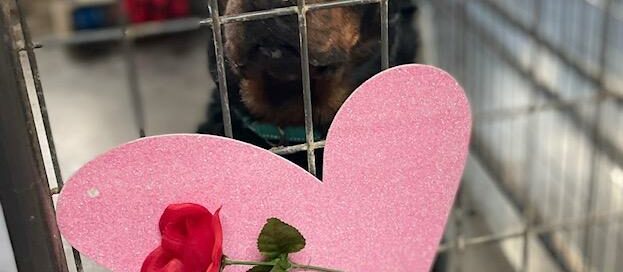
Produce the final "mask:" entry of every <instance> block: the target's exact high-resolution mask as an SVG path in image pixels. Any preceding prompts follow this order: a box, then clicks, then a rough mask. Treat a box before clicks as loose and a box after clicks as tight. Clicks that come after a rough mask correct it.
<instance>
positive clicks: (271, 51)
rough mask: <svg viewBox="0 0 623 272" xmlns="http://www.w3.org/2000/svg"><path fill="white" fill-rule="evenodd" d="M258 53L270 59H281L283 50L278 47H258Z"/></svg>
mask: <svg viewBox="0 0 623 272" xmlns="http://www.w3.org/2000/svg"><path fill="white" fill-rule="evenodd" d="M259 50H260V53H261V54H262V55H264V56H266V57H269V58H271V59H281V58H282V57H283V50H282V49H281V48H278V47H266V46H260V48H259Z"/></svg>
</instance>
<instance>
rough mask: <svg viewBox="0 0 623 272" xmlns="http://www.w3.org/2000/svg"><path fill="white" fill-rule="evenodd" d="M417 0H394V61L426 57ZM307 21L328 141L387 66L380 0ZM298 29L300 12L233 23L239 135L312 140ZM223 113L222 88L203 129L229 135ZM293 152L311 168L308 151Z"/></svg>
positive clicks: (232, 90)
mask: <svg viewBox="0 0 623 272" xmlns="http://www.w3.org/2000/svg"><path fill="white" fill-rule="evenodd" d="M329 1H331V0H308V1H307V3H321V2H329ZM413 1H415V0H389V48H390V65H391V66H395V65H400V64H405V63H412V62H416V61H417V59H418V51H419V49H420V40H419V38H420V35H419V31H418V28H417V24H416V22H415V17H416V15H417V5H416V4H415V3H414V2H413ZM293 5H296V0H219V7H220V9H221V10H220V14H225V15H234V14H240V13H244V12H251V11H259V10H268V9H272V8H279V7H286V6H293ZM307 23H308V28H307V30H308V45H309V63H310V67H309V68H310V79H311V95H312V108H313V110H312V112H313V121H314V127H315V130H316V131H315V135H316V140H320V139H322V138H323V137H324V135H325V134H326V131H327V129H328V127H329V125H330V124H331V121H332V120H333V117H334V115H335V114H336V112H337V110H338V109H339V107H340V106H341V105H342V103H343V102H344V101H345V99H346V98H347V97H348V96H349V95H350V93H351V92H352V91H354V90H355V88H357V86H359V85H360V84H361V83H363V82H364V81H365V80H367V79H368V78H370V77H371V76H373V75H374V74H376V73H378V72H379V71H380V70H381V42H380V41H381V36H380V30H381V24H380V13H379V5H378V4H366V5H361V6H350V7H341V8H332V9H325V10H315V11H312V12H309V13H308V17H307ZM298 33H299V31H298V21H297V17H296V16H282V17H278V18H273V19H267V20H260V21H252V22H245V23H234V24H227V25H225V27H224V40H225V41H224V43H225V56H226V59H225V60H226V75H227V81H228V82H227V83H228V87H229V88H228V89H229V90H228V91H229V92H228V94H229V99H230V107H231V113H232V125H233V134H234V138H236V139H238V140H241V141H244V142H247V143H251V144H254V145H257V146H260V147H263V148H267V149H268V148H272V147H275V146H283V145H292V144H300V143H304V142H305V133H304V132H305V129H304V107H303V91H302V88H303V87H302V86H303V85H302V80H301V60H300V47H299V36H298V35H299V34H298ZM209 36H210V40H209V41H208V44H209V46H208V47H209V48H208V57H209V68H210V73H211V76H212V78H213V79H214V80H215V81H218V76H217V69H216V64H215V60H216V58H215V51H214V43H213V40H212V36H211V35H209ZM216 83H218V82H216ZM217 85H218V84H217ZM370 110H374V109H370ZM222 118H223V115H222V112H221V105H220V98H219V92H218V90H214V92H213V97H212V100H211V102H210V104H209V105H208V111H207V121H206V122H204V123H203V124H202V125H201V126H200V127H199V130H198V132H199V133H207V134H215V135H223V134H224V127H223V119H222ZM285 157H286V158H287V159H289V160H291V161H292V162H294V163H296V164H298V165H299V166H301V167H303V168H305V167H307V158H306V154H305V152H300V153H296V154H292V155H287V156H285ZM316 158H317V165H318V174H319V176H320V175H321V174H322V150H317V151H316ZM445 263H446V262H445V261H442V260H438V261H437V262H436V263H435V265H434V268H433V271H445V268H444V267H443V266H444V264H445Z"/></svg>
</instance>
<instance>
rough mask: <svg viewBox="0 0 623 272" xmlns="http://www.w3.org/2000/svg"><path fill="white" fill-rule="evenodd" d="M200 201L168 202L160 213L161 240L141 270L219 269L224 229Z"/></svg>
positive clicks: (195, 271)
mask: <svg viewBox="0 0 623 272" xmlns="http://www.w3.org/2000/svg"><path fill="white" fill-rule="evenodd" d="M219 211H220V209H218V210H217V211H216V212H215V213H214V215H212V213H210V211H208V209H206V208H204V207H203V206H201V205H197V204H192V203H184V204H173V205H169V206H168V207H167V208H166V209H165V211H164V213H163V214H162V217H160V223H159V228H160V234H161V236H162V241H161V244H160V246H159V247H158V248H156V249H155V250H154V251H152V252H151V253H150V254H149V256H147V258H146V259H145V261H144V262H143V266H142V268H141V272H218V271H219V269H220V267H221V258H222V257H223V229H222V227H221V219H220V218H219Z"/></svg>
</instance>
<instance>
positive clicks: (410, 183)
mask: <svg viewBox="0 0 623 272" xmlns="http://www.w3.org/2000/svg"><path fill="white" fill-rule="evenodd" d="M470 128H471V118H470V112H469V105H468V102H467V99H466V97H465V94H464V92H463V90H462V89H461V87H460V86H459V85H458V84H457V82H456V81H455V80H454V79H453V78H452V77H451V76H450V75H448V74H447V73H445V72H443V71H441V70H439V69H437V68H433V67H430V66H424V65H404V66H399V67H395V68H392V69H389V70H387V71H384V72H382V73H380V74H378V75H376V76H374V77H373V78H371V79H370V80H368V81H367V82H365V83H364V84H363V85H362V86H361V87H359V88H358V89H357V90H356V91H355V92H354V93H353V94H352V95H351V97H350V98H349V99H348V100H347V101H346V103H345V104H344V105H343V106H342V109H341V110H340V111H339V113H338V114H337V116H336V118H335V120H334V122H333V124H332V126H331V128H330V130H329V134H328V137H327V145H326V147H325V162H324V163H325V165H324V183H320V182H319V181H318V180H317V179H316V178H315V177H313V176H311V175H310V174H308V173H307V172H306V171H304V170H303V169H301V168H299V167H298V166H296V165H294V164H292V163H290V162H288V161H286V160H284V159H283V158H281V157H279V156H277V155H274V154H272V153H270V152H268V151H266V150H263V149H260V148H257V147H254V146H251V145H248V144H245V143H241V142H238V141H235V140H231V139H226V138H222V137H216V136H208V135H192V134H185V135H164V136H156V137H149V138H144V139H140V140H136V141H133V142H130V143H127V144H124V145H122V146H119V147H117V148H115V149H113V150H111V151H109V152H107V153H105V154H103V155H101V156H99V157H97V158H96V159H94V160H93V161H91V162H89V163H87V164H86V165H85V166H84V167H82V168H81V169H80V170H79V171H78V172H77V173H76V174H75V175H74V176H73V177H72V178H71V179H70V180H69V181H68V182H67V184H66V185H65V188H64V189H63V192H62V193H61V195H60V198H59V202H58V213H57V214H58V223H59V227H60V229H61V232H62V234H63V235H64V236H65V238H67V240H68V241H69V242H70V243H71V244H72V245H73V246H75V247H76V248H77V249H79V250H80V251H81V252H82V253H83V254H85V255H87V256H89V257H90V258H92V259H93V260H95V261H96V262H98V263H100V264H102V265H103V266H105V267H107V268H110V269H112V270H113V271H139V269H140V266H141V264H142V262H143V260H144V258H145V257H146V256H147V254H148V253H149V252H150V251H151V250H153V249H154V248H155V247H156V246H157V245H158V244H159V233H158V230H157V222H158V219H159V217H160V215H161V214H162V211H163V210H164V208H165V207H166V206H167V205H168V204H172V203H180V202H194V203H198V204H202V205H204V206H205V207H207V208H208V209H210V210H212V211H214V210H215V209H216V208H218V207H220V206H221V205H222V206H223V208H222V211H221V218H222V221H223V230H224V253H225V254H226V255H228V256H230V257H232V258H235V259H258V260H259V259H260V256H259V254H258V253H257V249H256V245H255V241H256V238H257V235H258V233H259V231H260V229H261V227H262V226H263V224H264V223H265V222H266V219H267V218H269V217H278V218H280V219H282V220H284V221H285V222H288V223H290V224H292V225H293V226H295V227H297V228H298V229H299V230H300V231H301V233H303V235H304V236H305V237H306V239H307V247H306V248H305V249H304V250H303V251H302V252H300V253H297V254H293V256H292V257H293V259H294V260H295V261H298V262H300V263H310V264H313V265H318V266H323V267H332V268H337V269H341V270H344V271H427V270H428V269H429V267H430V265H431V262H432V260H433V258H434V256H435V252H436V249H437V246H438V243H439V240H440V237H441V234H442V232H443V229H444V225H445V223H446V219H447V216H448V213H449V211H450V209H451V206H452V201H453V198H454V195H455V193H456V190H457V188H458V184H459V179H460V177H461V174H462V171H463V167H464V164H465V159H466V155H467V146H468V142H469V133H470ZM247 269H248V267H242V266H228V267H227V268H226V269H225V271H246V270H247Z"/></svg>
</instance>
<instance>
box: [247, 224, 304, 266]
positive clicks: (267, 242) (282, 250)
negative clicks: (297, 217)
mask: <svg viewBox="0 0 623 272" xmlns="http://www.w3.org/2000/svg"><path fill="white" fill-rule="evenodd" d="M304 247H305V238H304V237H303V235H301V233H300V232H299V231H298V230H297V229H296V228H294V227H292V226H290V225H288V224H286V223H284V222H283V221H281V220H279V219H277V218H270V219H268V220H267V222H266V224H265V225H264V227H263V228H262V231H261V232H260V236H259V237H258V238H257V248H258V249H259V251H260V253H262V255H264V256H266V257H267V259H270V260H274V259H275V258H277V257H279V256H280V255H283V254H286V255H287V254H288V253H293V252H298V251H300V250H301V249H303V248H304Z"/></svg>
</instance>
